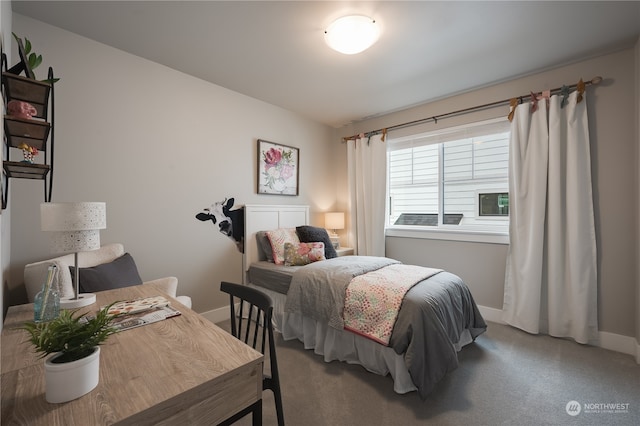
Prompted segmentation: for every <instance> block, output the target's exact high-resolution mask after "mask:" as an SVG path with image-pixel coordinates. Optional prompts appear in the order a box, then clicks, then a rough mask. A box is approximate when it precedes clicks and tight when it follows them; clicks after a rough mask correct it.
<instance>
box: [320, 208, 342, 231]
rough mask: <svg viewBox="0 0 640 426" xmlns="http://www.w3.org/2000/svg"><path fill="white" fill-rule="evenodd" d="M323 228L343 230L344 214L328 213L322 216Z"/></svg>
mask: <svg viewBox="0 0 640 426" xmlns="http://www.w3.org/2000/svg"><path fill="white" fill-rule="evenodd" d="M324 227H325V228H327V229H333V230H336V229H344V213H343V212H329V213H325V214H324Z"/></svg>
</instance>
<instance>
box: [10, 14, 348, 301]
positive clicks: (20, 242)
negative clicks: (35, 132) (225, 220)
mask: <svg viewBox="0 0 640 426" xmlns="http://www.w3.org/2000/svg"><path fill="white" fill-rule="evenodd" d="M13 18H14V19H13V28H14V32H16V34H18V35H20V36H27V37H28V38H29V39H30V40H31V42H32V43H33V45H34V50H35V51H37V52H39V53H42V54H43V57H44V63H43V65H42V66H41V67H40V68H38V69H36V76H37V77H39V78H44V75H45V74H46V69H47V67H48V66H52V67H53V68H54V71H55V74H56V76H57V77H60V78H61V80H60V81H59V82H57V83H56V85H55V96H56V105H55V108H56V121H55V175H54V187H53V200H52V201H105V202H106V203H107V229H106V230H104V231H102V233H101V239H102V243H103V244H104V243H109V242H123V243H124V244H125V249H127V250H128V251H130V252H131V253H132V255H133V256H134V258H135V260H136V263H137V265H138V269H139V270H140V273H141V275H142V278H143V280H149V279H153V278H158V277H162V276H168V275H174V276H177V277H178V279H179V292H180V293H181V294H187V295H189V296H191V297H192V298H193V303H194V309H195V310H196V311H200V312H203V311H207V310H210V309H213V308H216V307H220V306H223V305H225V304H226V303H227V299H226V298H224V297H223V295H222V294H220V293H219V291H218V287H219V283H220V281H221V280H229V281H237V282H240V281H241V270H242V256H241V254H240V253H239V252H238V251H237V250H236V247H235V245H234V244H233V242H232V241H231V240H230V239H228V238H226V237H224V236H223V235H222V234H220V233H219V232H218V231H217V229H216V228H214V226H213V225H212V224H211V222H207V223H205V222H200V221H198V220H196V219H195V215H196V214H197V213H198V212H200V211H201V209H202V208H204V207H208V206H209V205H210V204H211V203H212V202H214V201H220V200H222V199H224V198H225V197H235V202H236V204H260V203H265V204H284V203H296V204H309V205H310V206H311V210H312V212H313V214H312V215H311V219H312V222H313V223H314V224H316V225H319V226H322V225H323V223H322V219H321V217H322V216H321V215H320V213H319V212H320V211H325V210H330V209H331V208H332V207H333V206H334V204H335V203H336V200H337V197H338V195H337V192H336V188H337V187H338V184H337V182H336V180H335V179H336V178H335V175H336V173H335V172H334V166H333V164H332V157H333V148H334V147H335V145H336V144H335V142H334V141H333V139H332V132H333V129H331V128H329V127H326V126H324V125H320V124H317V123H314V122H311V121H309V120H307V119H305V118H303V117H301V116H298V115H296V114H294V113H292V112H289V111H286V110H283V109H281V108H278V107H275V106H272V105H269V104H266V103H264V102H261V101H258V100H255V99H252V98H249V97H247V96H244V95H240V94H238V93H236V92H232V91H229V90H227V89H224V88H222V87H219V86H216V85H213V84H210V83H207V82H205V81H202V80H199V79H197V78H193V77H191V76H188V75H186V74H182V73H180V72H177V71H174V70H172V69H169V68H167V67H164V66H160V65H158V64H155V63H152V62H149V61H147V60H145V59H142V58H139V57H136V56H133V55H130V54H127V53H124V52H122V51H119V50H116V49H113V48H111V47H108V46H105V45H103V44H99V43H96V42H94V41H92V40H89V39H86V38H83V37H80V36H78V35H75V34H72V33H69V32H66V31H63V30H61V29H59V28H55V27H52V26H49V25H47V24H44V23H42V22H39V21H35V20H32V19H30V18H27V17H24V16H21V15H18V14H14V15H13ZM258 138H260V139H266V140H269V141H273V142H279V143H283V144H286V145H291V146H295V147H299V148H300V166H301V174H300V196H298V197H284V196H270V195H258V194H256V179H257V178H256V165H257V159H256V151H257V149H256V144H257V142H256V141H257V139H258ZM10 193H11V199H10V201H9V208H10V209H11V212H12V216H13V218H12V223H11V229H12V235H13V238H12V239H11V283H10V285H11V286H12V287H13V288H17V289H21V282H22V268H23V266H24V265H25V264H26V263H29V262H31V261H35V260H39V259H44V258H48V257H52V256H51V255H50V254H49V252H48V245H47V239H46V235H44V233H43V232H41V231H40V226H39V223H40V222H39V220H40V219H39V204H40V203H41V202H42V201H43V198H42V197H43V196H42V184H41V183H40V182H31V181H24V180H23V181H16V180H13V181H12V182H11V192H10ZM14 299H16V297H14Z"/></svg>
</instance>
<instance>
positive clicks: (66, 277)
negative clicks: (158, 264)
mask: <svg viewBox="0 0 640 426" xmlns="http://www.w3.org/2000/svg"><path fill="white" fill-rule="evenodd" d="M124 254H125V251H124V246H123V245H122V244H120V243H114V244H106V245H104V246H102V247H100V248H99V249H98V250H92V251H85V252H80V253H78V267H79V268H93V267H96V266H99V265H104V264H108V263H110V262H113V261H114V260H116V259H119V258H121V257H122V256H123V255H124ZM73 257H74V255H73V254H67V255H64V256H60V257H56V258H53V259H48V260H43V261H41V262H35V263H30V264H28V265H26V266H25V267H24V285H25V287H26V290H27V297H28V299H29V302H33V299H34V298H35V296H36V294H37V293H38V292H39V291H40V290H41V289H42V284H43V283H44V281H45V279H46V277H47V272H48V268H49V265H51V264H54V265H56V266H57V268H58V274H57V280H58V282H57V284H58V289H59V291H60V297H73V296H74V286H73V279H72V276H71V272H70V270H69V267H73V266H74V260H73ZM81 276H82V274H81ZM150 283H154V284H159V285H160V286H161V287H162V288H163V290H164V292H165V293H167V294H168V295H169V296H171V297H174V298H176V299H177V300H178V302H180V303H182V304H183V305H185V306H187V307H188V308H191V298H190V297H189V296H176V292H177V289H178V279H177V278H176V277H166V278H160V279H157V280H152V281H147V282H144V283H143V284H150Z"/></svg>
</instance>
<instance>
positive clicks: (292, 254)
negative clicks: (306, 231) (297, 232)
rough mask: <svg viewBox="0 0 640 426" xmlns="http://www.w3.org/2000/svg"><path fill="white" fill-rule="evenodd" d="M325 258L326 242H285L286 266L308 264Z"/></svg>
mask: <svg viewBox="0 0 640 426" xmlns="http://www.w3.org/2000/svg"><path fill="white" fill-rule="evenodd" d="M325 259H326V258H325V257H324V243H300V244H291V243H284V264H285V266H302V265H308V264H309V263H312V262H317V261H318V260H325Z"/></svg>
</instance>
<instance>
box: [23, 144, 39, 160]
mask: <svg viewBox="0 0 640 426" xmlns="http://www.w3.org/2000/svg"><path fill="white" fill-rule="evenodd" d="M18 148H19V149H21V150H22V155H23V156H24V160H22V161H23V162H25V163H31V164H33V157H35V156H36V155H38V148H35V147H33V146H29V145H27V144H26V143H24V142H22V143H21V144H20V146H18Z"/></svg>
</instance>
